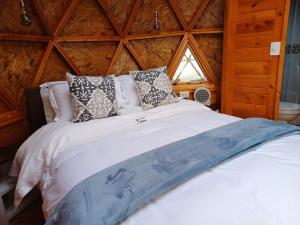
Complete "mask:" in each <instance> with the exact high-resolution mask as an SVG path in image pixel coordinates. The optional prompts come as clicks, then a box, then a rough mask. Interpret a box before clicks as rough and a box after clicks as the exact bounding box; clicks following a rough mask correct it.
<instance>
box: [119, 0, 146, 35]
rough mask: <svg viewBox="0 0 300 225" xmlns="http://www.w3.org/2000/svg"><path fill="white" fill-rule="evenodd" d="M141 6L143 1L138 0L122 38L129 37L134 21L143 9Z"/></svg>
mask: <svg viewBox="0 0 300 225" xmlns="http://www.w3.org/2000/svg"><path fill="white" fill-rule="evenodd" d="M141 4H142V0H136V2H135V4H134V7H133V9H132V11H131V14H130V16H129V19H128V22H127V24H126V27H125V29H124V31H123V33H122V37H123V38H124V37H126V35H128V33H129V31H130V29H131V27H132V24H133V22H134V19H135V18H136V15H137V13H138V10H139V8H140V7H141Z"/></svg>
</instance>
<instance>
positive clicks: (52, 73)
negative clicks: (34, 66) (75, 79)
mask: <svg viewBox="0 0 300 225" xmlns="http://www.w3.org/2000/svg"><path fill="white" fill-rule="evenodd" d="M66 72H73V70H72V69H71V68H70V67H69V66H68V64H67V63H66V62H65V60H64V58H63V57H62V56H61V55H60V54H59V53H58V51H57V50H55V51H52V53H51V55H50V57H49V61H48V63H47V65H46V68H45V70H44V73H43V75H42V77H41V80H40V82H39V83H40V84H43V83H45V82H49V81H57V80H66Z"/></svg>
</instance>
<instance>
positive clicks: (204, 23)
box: [195, 0, 225, 28]
mask: <svg viewBox="0 0 300 225" xmlns="http://www.w3.org/2000/svg"><path fill="white" fill-rule="evenodd" d="M224 8H225V1H224V0H210V1H209V3H208V5H207V7H206V9H205V10H204V12H203V15H202V16H201V17H200V19H199V20H198V22H197V23H196V25H195V28H223V27H224Z"/></svg>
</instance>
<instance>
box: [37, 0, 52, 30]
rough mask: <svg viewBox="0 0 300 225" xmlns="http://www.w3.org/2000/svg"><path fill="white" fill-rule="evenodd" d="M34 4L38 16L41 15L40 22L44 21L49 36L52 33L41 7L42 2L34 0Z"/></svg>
mask: <svg viewBox="0 0 300 225" xmlns="http://www.w3.org/2000/svg"><path fill="white" fill-rule="evenodd" d="M32 3H33V6H34V8H35V10H36V11H37V14H38V15H39V18H40V20H41V21H42V24H43V27H44V29H45V31H46V32H47V34H50V33H51V32H50V30H49V27H48V24H47V22H46V18H45V16H44V13H43V8H42V6H41V3H40V1H37V0H32Z"/></svg>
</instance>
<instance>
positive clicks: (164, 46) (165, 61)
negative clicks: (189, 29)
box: [130, 37, 182, 68]
mask: <svg viewBox="0 0 300 225" xmlns="http://www.w3.org/2000/svg"><path fill="white" fill-rule="evenodd" d="M181 39H182V37H165V38H155V39H146V40H136V41H130V44H131V45H132V47H133V48H134V50H135V51H136V52H137V54H138V55H139V57H140V58H141V59H142V60H143V62H144V63H145V65H146V67H147V68H155V67H160V66H165V65H167V66H168V65H169V64H170V62H171V61H172V59H173V57H174V55H175V52H176V50H177V49H178V46H179V45H180V42H181Z"/></svg>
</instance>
